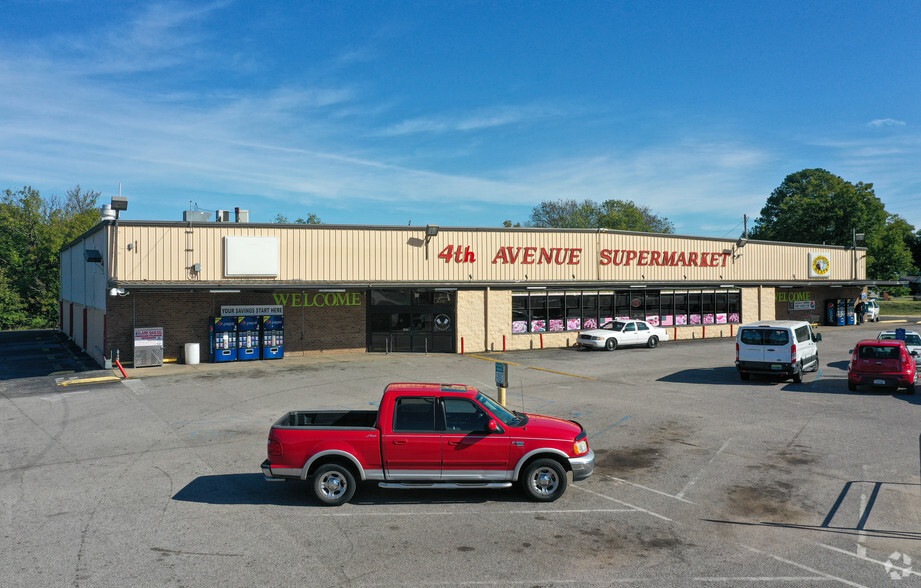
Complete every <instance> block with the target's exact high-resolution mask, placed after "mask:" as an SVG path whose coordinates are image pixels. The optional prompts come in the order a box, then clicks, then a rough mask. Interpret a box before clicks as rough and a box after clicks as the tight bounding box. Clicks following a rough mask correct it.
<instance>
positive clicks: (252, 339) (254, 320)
mask: <svg viewBox="0 0 921 588" xmlns="http://www.w3.org/2000/svg"><path fill="white" fill-rule="evenodd" d="M251 359H259V317H258V316H238V317H237V360H238V361H249V360H251Z"/></svg>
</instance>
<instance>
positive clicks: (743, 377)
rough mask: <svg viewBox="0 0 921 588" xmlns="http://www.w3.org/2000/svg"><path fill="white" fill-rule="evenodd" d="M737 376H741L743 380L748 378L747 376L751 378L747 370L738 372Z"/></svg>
mask: <svg viewBox="0 0 921 588" xmlns="http://www.w3.org/2000/svg"><path fill="white" fill-rule="evenodd" d="M739 377H740V378H742V379H743V380H748V379H749V378H751V374H750V373H748V372H739Z"/></svg>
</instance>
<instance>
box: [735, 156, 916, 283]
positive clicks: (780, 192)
mask: <svg viewBox="0 0 921 588" xmlns="http://www.w3.org/2000/svg"><path fill="white" fill-rule="evenodd" d="M913 230H914V227H912V226H911V225H909V224H908V223H906V222H905V221H904V220H903V219H901V218H899V217H898V216H895V215H889V214H888V213H887V212H886V209H885V207H884V206H883V203H882V201H881V200H880V199H879V198H877V197H876V194H875V193H874V192H873V184H864V183H863V182H858V183H857V184H852V183H851V182H848V181H846V180H844V179H842V178H840V177H838V176H836V175H834V174H832V173H830V172H828V171H826V170H824V169H804V170H802V171H798V172H796V173H793V174H790V175H788V176H787V177H786V178H784V181H783V182H782V183H781V184H780V186H778V187H777V188H775V189H774V191H773V192H771V195H770V196H769V197H768V199H767V202H766V203H765V206H764V208H762V209H761V216H760V217H758V218H757V219H756V220H755V226H754V228H753V229H752V231H751V233H750V236H751V237H752V238H753V239H762V240H765V241H787V242H793V243H816V244H818V243H824V244H827V245H840V246H844V247H850V246H852V245H853V240H854V233H855V232H856V233H863V234H864V243H863V244H864V245H866V247H867V277H868V278H869V279H872V280H892V279H896V278H897V277H898V276H899V275H901V274H903V273H907V272H910V271H911V270H912V269H913V266H912V260H911V253H910V250H909V248H908V240H909V238H910V234H911V232H912V231H913Z"/></svg>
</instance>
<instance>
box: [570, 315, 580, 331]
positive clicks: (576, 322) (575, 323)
mask: <svg viewBox="0 0 921 588" xmlns="http://www.w3.org/2000/svg"><path fill="white" fill-rule="evenodd" d="M581 328H582V319H577V318H571V319H566V330H567V331H578V330H579V329H581Z"/></svg>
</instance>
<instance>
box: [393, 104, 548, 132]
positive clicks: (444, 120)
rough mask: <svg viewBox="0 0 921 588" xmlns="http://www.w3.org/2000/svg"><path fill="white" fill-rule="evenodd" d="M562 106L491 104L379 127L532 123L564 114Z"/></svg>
mask: <svg viewBox="0 0 921 588" xmlns="http://www.w3.org/2000/svg"><path fill="white" fill-rule="evenodd" d="M563 112H564V111H563V110H561V109H559V108H555V107H551V106H547V105H536V104H531V105H522V106H494V107H489V108H480V109H477V110H474V111H473V112H470V113H464V114H458V115H455V116H436V117H420V118H413V119H407V120H404V121H401V122H399V123H397V124H395V125H391V126H390V127H387V128H386V129H384V130H383V131H381V133H380V134H381V135H384V136H391V137H394V136H400V135H413V134H418V133H448V132H464V131H477V130H483V129H490V128H495V127H502V126H506V125H514V124H519V123H533V122H537V121H541V120H545V119H547V118H551V117H554V116H560V115H562V114H563Z"/></svg>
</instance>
